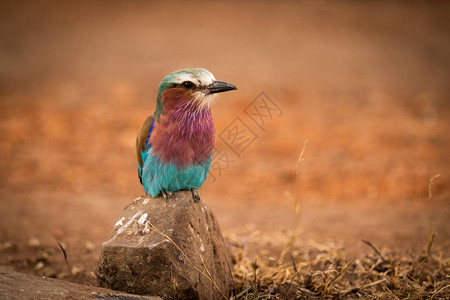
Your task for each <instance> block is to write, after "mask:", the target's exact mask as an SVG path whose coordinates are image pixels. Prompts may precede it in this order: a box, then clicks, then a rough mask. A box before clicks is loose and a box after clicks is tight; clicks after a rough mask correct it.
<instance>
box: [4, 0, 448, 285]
mask: <svg viewBox="0 0 450 300" xmlns="http://www.w3.org/2000/svg"><path fill="white" fill-rule="evenodd" d="M449 20H450V4H449V3H448V2H435V3H433V4H428V3H425V2H408V3H404V2H395V1H394V2H387V1H386V2H385V1H382V2H378V1H377V2H375V1H370V2H360V1H345V2H342V1H339V2H331V1H330V2H329V1H315V2H294V1H281V2H279V1H277V2H275V1H274V2H270V1H263V2H257V1H245V2H242V1H231V2H218V1H194V2H178V1H170V2H153V1H152V2H150V1H81V2H80V1H65V2H59V1H30V2H20V3H19V2H14V1H11V2H8V1H6V2H5V1H2V4H0V37H1V39H0V61H1V67H0V153H1V157H0V168H1V170H2V172H1V174H0V191H1V198H0V226H1V231H0V242H2V243H3V245H4V246H5V245H6V246H8V247H6V246H5V247H3V248H4V249H3V250H2V251H3V252H2V253H3V254H2V255H1V256H0V258H1V260H0V263H1V264H9V265H14V264H15V263H14V259H16V260H20V259H22V258H23V257H26V255H33V249H32V248H27V247H29V246H30V239H31V240H32V241H36V240H38V241H39V243H40V244H41V245H52V246H53V245H55V243H56V241H63V242H64V243H65V245H66V246H67V247H68V249H69V250H71V253H72V254H73V256H72V260H73V261H74V263H75V264H78V265H79V266H80V268H84V270H85V271H86V272H90V271H91V270H92V269H93V266H94V265H95V261H96V257H97V256H98V251H99V249H100V245H101V242H102V241H105V240H106V239H107V237H108V234H109V232H110V230H111V229H112V226H113V224H114V223H115V221H116V219H117V217H118V216H119V215H120V213H121V210H122V208H123V206H125V205H126V204H127V203H129V202H130V201H132V200H133V199H134V198H136V197H138V196H139V195H141V194H142V193H143V189H142V187H141V186H140V184H139V180H138V177H137V163H136V158H135V150H134V139H135V135H136V132H137V130H138V128H139V126H140V124H141V123H142V121H143V120H144V119H145V118H146V116H147V115H149V114H151V113H153V111H154V108H155V99H156V93H157V88H158V85H159V82H160V80H161V79H162V78H163V77H164V76H165V75H166V74H168V73H170V72H172V71H175V70H177V69H180V68H186V67H204V68H206V69H208V70H210V71H211V72H213V73H214V75H215V77H216V78H217V79H218V80H222V81H227V82H230V83H233V84H235V85H236V86H237V87H238V89H239V90H238V91H236V92H230V93H225V94H222V95H220V97H219V100H218V101H217V103H216V104H215V106H214V107H213V116H214V120H215V124H216V131H217V134H218V135H219V134H220V133H221V132H222V131H223V130H224V129H225V128H226V127H227V126H228V125H229V124H230V122H232V121H233V120H234V119H235V118H236V117H240V118H241V119H242V120H243V121H244V122H246V124H247V125H248V126H250V127H251V128H252V130H254V132H255V133H256V134H257V135H258V138H257V139H256V140H255V141H254V142H253V143H252V144H251V145H249V147H248V148H247V149H246V150H245V151H243V152H242V154H241V155H240V156H238V155H236V154H234V153H233V152H232V151H231V150H230V149H229V148H228V147H227V145H226V144H225V143H224V142H223V141H222V140H221V139H220V138H218V139H217V147H218V148H220V149H222V150H223V151H225V152H227V153H228V154H229V156H230V157H231V159H232V160H233V162H232V163H231V164H230V166H229V168H228V170H225V171H223V172H222V173H221V174H215V176H216V180H212V179H211V177H210V178H209V179H208V180H207V181H206V183H205V184H204V185H203V187H202V188H201V190H200V194H201V196H202V199H203V201H204V202H206V203H207V204H208V205H209V206H210V207H211V208H212V209H213V211H215V213H216V215H217V216H218V218H219V220H220V222H221V226H222V229H223V231H224V232H225V234H227V233H233V234H241V235H242V236H245V235H246V234H249V233H250V232H257V233H258V236H260V237H273V239H276V234H277V232H279V231H289V230H293V224H294V223H295V215H294V212H293V202H294V194H295V187H296V186H297V187H298V189H297V195H298V201H300V203H301V215H300V223H301V228H302V234H301V239H304V240H308V239H312V240H316V241H320V242H330V241H332V242H339V243H342V245H343V247H345V248H347V249H349V251H361V250H360V248H361V247H364V246H363V245H362V243H360V239H361V238H366V239H370V240H372V241H375V242H378V243H379V244H380V245H389V246H391V247H392V246H393V247H397V248H401V249H407V248H414V249H422V248H423V247H424V246H425V244H426V241H427V234H428V217H429V215H428V212H429V211H428V202H427V198H428V184H429V180H430V178H431V177H432V176H434V175H436V174H441V177H440V178H438V179H436V180H435V183H434V186H433V188H434V189H433V203H432V208H431V213H432V225H433V230H434V231H437V232H438V236H437V238H436V244H435V245H436V247H440V249H442V250H443V251H447V253H448V249H449V246H450V231H449V227H448V218H449V214H450V205H449V195H450V191H449V189H448V184H449V175H450V172H449V171H450V156H449V154H450V153H449V146H450V126H449V125H450V124H449V122H450V121H449V120H450V118H449V117H450V109H449V108H450V104H449V103H450V102H449V95H450V85H449V78H450V39H449V36H450V21H449ZM260 92H264V93H265V94H266V95H267V96H268V97H270V99H271V100H272V101H273V102H274V103H276V105H277V106H279V108H280V109H281V110H282V111H283V113H282V115H281V116H279V117H278V116H274V117H273V118H272V119H270V120H268V122H267V126H266V127H265V128H264V130H262V129H261V128H259V127H258V126H256V125H255V124H254V123H252V121H251V120H250V119H249V118H248V116H247V115H246V114H245V111H244V110H245V108H246V107H247V106H248V105H249V104H251V103H252V101H253V100H254V99H255V98H256V97H257V96H258V95H259V94H260ZM305 140H307V141H308V144H307V146H306V149H305V153H304V155H303V159H304V161H303V162H302V164H301V165H300V168H299V171H298V173H299V175H298V176H297V177H296V176H295V171H296V165H297V159H298V156H299V153H300V151H301V150H302V147H303V145H304V142H305ZM296 180H297V182H296ZM256 238H257V237H256ZM86 241H89V242H90V243H91V244H90V245H93V246H92V247H91V248H93V249H94V251H92V252H89V253H87V254H84V252H82V251H81V250H80V249H81V248H83V247H84V246H80V245H84V243H85V242H86ZM31 244H33V243H31ZM360 244H361V245H360ZM11 245H14V246H15V250H14V251H13V250H11ZM22 245H23V246H22ZM83 249H84V248H83ZM365 250H367V249H365ZM68 252H69V251H68ZM69 253H70V252H69ZM11 259H12V260H13V262H12V261H11ZM15 266H16V267H17V268H19V269H20V267H19V266H18V265H17V264H16V265H15ZM25 269H26V268H25ZM32 271H33V270H31V271H30V272H32ZM33 272H34V271H33ZM89 280H93V279H92V278H91V279H89Z"/></svg>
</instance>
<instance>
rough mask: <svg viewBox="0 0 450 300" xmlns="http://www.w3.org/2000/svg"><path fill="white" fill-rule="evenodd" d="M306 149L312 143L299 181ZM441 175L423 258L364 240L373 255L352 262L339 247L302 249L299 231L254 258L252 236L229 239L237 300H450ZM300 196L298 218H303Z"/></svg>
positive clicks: (263, 244) (266, 245) (262, 245)
mask: <svg viewBox="0 0 450 300" xmlns="http://www.w3.org/2000/svg"><path fill="white" fill-rule="evenodd" d="M305 146H306V142H305V145H304V147H303V150H302V151H301V154H300V156H299V159H298V163H297V169H296V172H295V176H296V178H297V176H298V173H299V166H300V163H301V161H302V160H303V154H304V151H305ZM439 176H440V175H435V176H433V177H432V178H431V179H430V181H429V185H428V190H429V193H428V199H427V201H428V208H429V211H428V213H429V224H428V226H429V235H428V242H427V244H426V245H425V247H424V251H423V252H422V253H420V254H413V253H412V252H411V251H409V252H408V253H407V252H406V251H404V250H402V252H395V251H393V250H390V249H387V248H383V249H382V250H379V249H378V248H377V247H376V246H375V245H373V244H372V243H371V242H370V241H366V240H362V242H363V243H364V244H366V245H367V246H368V247H369V248H370V249H369V250H370V252H366V253H361V254H360V255H358V256H356V257H349V256H348V255H347V254H346V252H345V251H344V249H343V248H342V247H337V246H335V245H321V244H318V243H315V242H310V243H309V244H307V245H305V244H300V243H299V242H298V236H299V234H298V228H295V231H294V232H292V233H290V234H281V235H279V236H277V241H273V240H268V241H264V240H261V239H256V241H255V243H256V245H254V246H255V249H265V250H261V251H259V252H258V253H257V254H256V255H253V256H252V255H249V254H248V251H247V249H246V245H247V242H248V241H249V240H250V239H251V237H250V238H246V239H244V240H242V239H241V238H239V237H238V236H236V235H234V236H228V241H229V245H230V250H231V252H232V264H233V277H234V278H233V279H234V287H235V291H234V295H233V296H232V299H324V298H331V299H358V298H366V299H375V298H376V299H450V259H448V257H444V256H443V253H442V252H439V251H434V252H432V246H433V241H434V239H435V237H436V234H435V233H432V215H431V208H432V188H433V183H434V180H435V179H437V178H438V177H439ZM295 189H296V190H297V185H296V187H295ZM295 195H296V196H295V201H294V214H295V216H296V217H299V211H298V207H299V202H298V199H297V193H295ZM252 237H253V235H252ZM270 249H272V250H270ZM279 249H282V250H281V251H280V250H279ZM406 253H407V254H406Z"/></svg>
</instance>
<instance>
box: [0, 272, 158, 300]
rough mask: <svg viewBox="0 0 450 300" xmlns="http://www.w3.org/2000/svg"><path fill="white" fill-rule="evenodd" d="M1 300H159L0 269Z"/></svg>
mask: <svg viewBox="0 0 450 300" xmlns="http://www.w3.org/2000/svg"><path fill="white" fill-rule="evenodd" d="M0 298H1V299H18V300H19V299H20V300H22V299H39V300H40V299H42V300H44V299H45V300H52V299H58V300H59V299H115V300H158V299H159V300H161V298H160V297H148V296H137V295H130V294H125V293H121V292H116V291H111V290H107V289H103V288H98V287H93V286H88V285H84V284H78V283H73V282H67V281H63V280H57V279H53V278H42V277H37V276H32V275H28V274H24V273H19V272H15V271H12V270H10V269H8V268H5V267H0Z"/></svg>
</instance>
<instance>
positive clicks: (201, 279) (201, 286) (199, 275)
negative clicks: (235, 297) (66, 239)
mask: <svg viewBox="0 0 450 300" xmlns="http://www.w3.org/2000/svg"><path fill="white" fill-rule="evenodd" d="M175 194H176V195H175V196H176V197H175V199H176V200H174V199H169V201H168V202H166V200H164V199H163V198H162V197H157V198H155V199H153V198H151V197H150V196H145V197H140V198H138V199H136V200H134V201H133V202H132V204H129V205H128V206H126V207H125V209H124V211H123V213H122V216H121V218H120V220H121V221H122V222H121V223H122V224H120V225H118V224H117V223H116V226H115V227H114V229H113V231H112V233H111V235H110V238H109V240H108V241H107V242H105V243H103V246H102V251H101V256H100V259H99V261H98V264H97V269H96V275H97V281H98V284H99V285H100V286H102V287H107V288H111V289H114V290H119V291H124V292H128V293H133V294H139V295H152V296H160V297H161V298H163V299H174V298H178V299H220V298H223V297H222V295H221V293H223V294H224V295H226V296H228V295H229V292H230V286H231V274H230V271H229V266H228V261H227V255H226V248H225V244H224V241H223V237H222V234H221V232H220V228H219V224H218V223H217V221H216V218H215V217H214V215H213V214H212V212H211V210H209V209H208V210H207V209H205V208H204V206H203V203H202V201H201V200H200V201H199V202H198V203H194V199H193V198H192V193H191V192H185V191H182V192H176V193H175ZM149 216H150V217H149ZM205 224H206V226H205ZM206 228H209V230H208V229H206ZM180 249H181V251H180ZM205 268H207V271H206V270H205ZM199 270H201V272H199ZM206 274H211V276H212V278H213V280H214V282H215V284H217V286H218V287H219V289H220V292H219V291H218V290H217V289H216V287H215V284H214V283H213V282H212V281H211V280H210V279H209V278H207V277H206V276H205V275H206ZM174 283H176V288H175V287H174Z"/></svg>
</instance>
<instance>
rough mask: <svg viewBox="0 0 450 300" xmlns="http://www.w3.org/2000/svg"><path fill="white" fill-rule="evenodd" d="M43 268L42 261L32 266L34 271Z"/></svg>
mask: <svg viewBox="0 0 450 300" xmlns="http://www.w3.org/2000/svg"><path fill="white" fill-rule="evenodd" d="M44 266H45V264H44V262H43V261H40V262H38V263H37V264H36V265H35V266H34V269H35V270H40V269H42V268H43V267H44Z"/></svg>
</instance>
